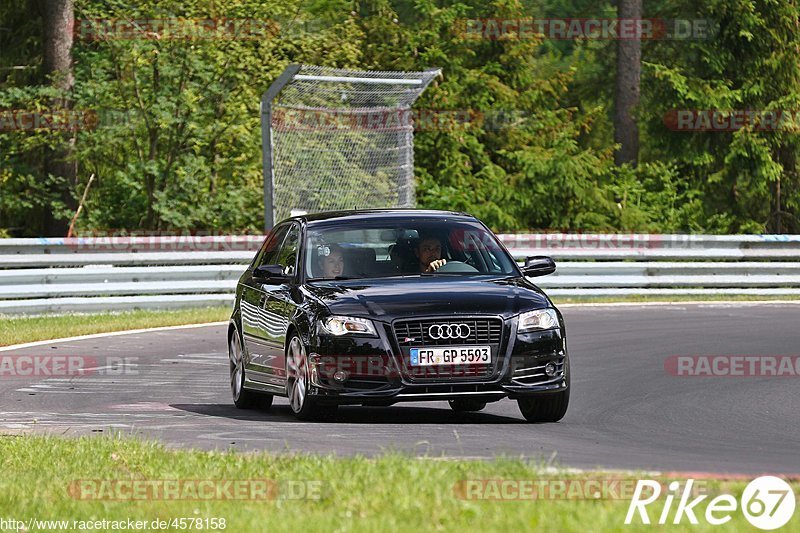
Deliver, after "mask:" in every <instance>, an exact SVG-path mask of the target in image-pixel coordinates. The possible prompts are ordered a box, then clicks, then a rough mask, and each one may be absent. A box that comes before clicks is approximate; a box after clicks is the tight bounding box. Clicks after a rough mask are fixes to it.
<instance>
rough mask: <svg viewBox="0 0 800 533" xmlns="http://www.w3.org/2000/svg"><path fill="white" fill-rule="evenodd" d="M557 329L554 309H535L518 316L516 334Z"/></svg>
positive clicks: (556, 317) (556, 316)
mask: <svg viewBox="0 0 800 533" xmlns="http://www.w3.org/2000/svg"><path fill="white" fill-rule="evenodd" d="M557 327H558V315H557V314H556V310H555V309H537V310H536V311H528V312H527V313H522V314H521V315H519V325H518V326H517V333H525V332H528V331H541V330H545V329H553V328H557Z"/></svg>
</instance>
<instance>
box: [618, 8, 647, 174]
mask: <svg viewBox="0 0 800 533" xmlns="http://www.w3.org/2000/svg"><path fill="white" fill-rule="evenodd" d="M618 2H619V3H618V5H617V17H618V18H619V19H620V21H619V24H620V25H622V24H630V22H628V21H634V23H635V24H636V25H637V27H638V25H639V24H640V21H641V19H642V0H618ZM623 20H624V21H626V22H624V23H623V22H622V21H623ZM641 71H642V40H641V38H634V39H620V40H618V41H617V79H616V86H615V88H614V142H615V143H616V144H619V145H620V147H619V149H617V151H616V152H615V153H614V163H615V164H616V165H617V166H619V165H622V164H623V163H631V164H632V165H633V166H636V164H637V162H638V160H639V128H638V126H637V125H636V121H635V120H634V118H633V112H634V110H635V108H636V106H638V105H639V82H640V79H641Z"/></svg>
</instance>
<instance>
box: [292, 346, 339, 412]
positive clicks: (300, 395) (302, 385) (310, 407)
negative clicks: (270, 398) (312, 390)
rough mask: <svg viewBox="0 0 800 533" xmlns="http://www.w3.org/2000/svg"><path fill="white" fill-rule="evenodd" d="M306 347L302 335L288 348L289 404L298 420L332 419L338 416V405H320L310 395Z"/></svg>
mask: <svg viewBox="0 0 800 533" xmlns="http://www.w3.org/2000/svg"><path fill="white" fill-rule="evenodd" d="M309 373H310V372H309V368H308V358H307V357H306V348H305V346H304V345H303V341H302V340H300V337H298V336H296V335H295V336H294V337H292V340H291V341H289V346H288V348H287V349H286V395H287V396H288V397H289V406H290V407H291V408H292V412H293V413H294V416H295V417H296V418H297V419H298V420H308V421H331V420H333V419H334V418H336V412H337V411H338V408H339V406H338V405H319V404H318V403H317V402H316V400H315V399H313V398H309V397H308V388H309V387H308V386H309V383H310V379H309Z"/></svg>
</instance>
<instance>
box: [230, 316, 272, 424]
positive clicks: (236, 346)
mask: <svg viewBox="0 0 800 533" xmlns="http://www.w3.org/2000/svg"><path fill="white" fill-rule="evenodd" d="M228 362H229V366H230V375H231V394H232V395H233V405H235V406H236V407H237V408H238V409H255V408H257V407H261V408H263V409H269V408H270V406H272V395H271V394H259V393H257V392H253V391H251V390H247V389H245V388H244V381H245V379H244V373H245V370H244V350H243V349H242V340H241V337H239V331H238V330H237V329H235V328H234V330H233V333H232V334H231V337H230V339H229V340H228Z"/></svg>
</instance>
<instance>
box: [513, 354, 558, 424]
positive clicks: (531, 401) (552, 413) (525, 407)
mask: <svg viewBox="0 0 800 533" xmlns="http://www.w3.org/2000/svg"><path fill="white" fill-rule="evenodd" d="M564 369H565V372H564V373H565V379H566V384H567V390H563V391H560V392H556V393H552V394H547V395H543V396H537V397H535V398H520V399H518V400H517V405H519V410H520V412H521V413H522V416H524V417H525V420H527V421H528V422H534V423H544V422H558V421H559V420H561V419H562V418H564V415H565V414H567V408H568V407H569V391H570V388H571V387H570V384H569V383H570V369H569V357H567V361H566V362H565V364H564Z"/></svg>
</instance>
